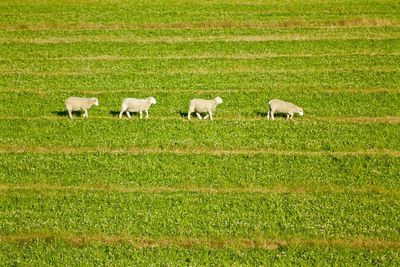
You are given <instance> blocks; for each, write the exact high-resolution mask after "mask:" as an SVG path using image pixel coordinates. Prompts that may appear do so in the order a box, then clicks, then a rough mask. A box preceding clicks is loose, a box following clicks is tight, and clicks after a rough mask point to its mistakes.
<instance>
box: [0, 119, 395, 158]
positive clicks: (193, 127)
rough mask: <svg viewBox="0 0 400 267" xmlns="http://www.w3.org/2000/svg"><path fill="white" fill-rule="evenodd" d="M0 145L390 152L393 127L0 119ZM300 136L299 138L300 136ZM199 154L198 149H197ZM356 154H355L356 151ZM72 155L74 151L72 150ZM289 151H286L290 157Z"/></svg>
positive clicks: (297, 122) (328, 123) (281, 122)
mask: <svg viewBox="0 0 400 267" xmlns="http://www.w3.org/2000/svg"><path fill="white" fill-rule="evenodd" d="M0 128H1V129H3V130H2V131H1V132H0V146H1V147H3V148H5V150H7V149H12V147H16V148H22V149H23V148H24V147H26V148H31V147H32V148H36V147H39V148H41V147H43V148H49V149H54V148H66V150H67V151H68V150H69V149H72V150H76V149H80V148H82V149H83V150H86V149H90V150H94V151H95V150H96V148H99V150H101V149H106V150H110V151H114V150H115V151H116V152H118V151H119V150H121V151H124V150H128V149H129V148H132V151H133V152H135V151H137V149H138V148H139V151H138V152H141V151H140V149H143V150H146V149H150V152H151V150H153V149H155V150H157V151H158V150H163V149H165V150H166V151H172V152H173V151H174V150H177V151H175V152H176V153H192V152H191V151H194V152H196V150H198V152H199V153H204V151H207V150H209V151H215V152H214V153H215V154H218V153H235V152H234V151H238V152H236V153H268V152H270V153H275V152H276V151H277V152H279V151H283V152H282V153H284V154H288V151H294V154H296V153H300V154H301V153H306V154H307V153H309V154H312V153H315V154H316V155H318V154H324V153H327V154H330V153H333V154H334V153H337V154H340V153H344V154H351V153H354V154H355V155H357V154H363V153H365V154H380V153H381V154H391V155H393V156H395V155H396V154H397V151H398V150H399V144H398V140H399V139H400V136H399V135H400V132H399V130H398V125H397V124H378V123H374V124H366V123H342V122H333V121H301V120H292V121H289V122H288V121H286V120H276V121H274V122H271V121H267V120H260V121H218V122H217V121H215V122H211V121H200V120H192V121H187V120H185V119H181V120H180V121H175V120H165V121H160V120H151V119H149V120H142V121H139V120H137V123H134V121H131V120H91V119H90V118H89V119H88V120H76V119H75V120H69V119H65V120H57V121H51V120H31V121H27V120H0ZM300 137H301V138H300ZM203 150H204V151H203ZM357 151H360V152H357ZM74 152H75V151H74ZM290 153H291V152H289V154H290Z"/></svg>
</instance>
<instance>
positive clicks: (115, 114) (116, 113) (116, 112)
mask: <svg viewBox="0 0 400 267" xmlns="http://www.w3.org/2000/svg"><path fill="white" fill-rule="evenodd" d="M120 112H121V111H117V110H111V111H110V114H111V115H112V116H113V117H118V116H119V113H120Z"/></svg>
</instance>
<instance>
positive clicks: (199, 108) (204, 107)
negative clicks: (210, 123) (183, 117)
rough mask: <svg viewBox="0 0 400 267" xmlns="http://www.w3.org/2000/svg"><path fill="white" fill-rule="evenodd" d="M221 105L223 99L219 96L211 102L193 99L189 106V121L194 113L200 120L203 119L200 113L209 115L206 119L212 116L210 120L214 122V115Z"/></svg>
mask: <svg viewBox="0 0 400 267" xmlns="http://www.w3.org/2000/svg"><path fill="white" fill-rule="evenodd" d="M219 104H222V99H221V98H220V97H219V96H217V97H216V98H214V99H211V100H205V99H192V100H190V104H189V111H188V119H189V120H190V114H191V113H192V112H196V115H197V117H198V118H199V119H200V120H201V119H203V118H202V117H201V115H200V113H208V114H207V115H206V116H205V117H204V119H207V118H208V116H210V120H213V118H212V113H213V112H214V111H215V109H216V107H217V106H218V105H219Z"/></svg>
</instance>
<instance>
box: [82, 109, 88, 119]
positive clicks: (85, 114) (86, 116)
mask: <svg viewBox="0 0 400 267" xmlns="http://www.w3.org/2000/svg"><path fill="white" fill-rule="evenodd" d="M84 111H85V113H84V114H83V117H84V118H89V115H88V111H87V109H85V110H84Z"/></svg>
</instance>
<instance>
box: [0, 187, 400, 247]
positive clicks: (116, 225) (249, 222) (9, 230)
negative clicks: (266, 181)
mask: <svg viewBox="0 0 400 267" xmlns="http://www.w3.org/2000/svg"><path fill="white" fill-rule="evenodd" d="M52 192H53V193H51V192H49V191H43V192H41V191H38V190H34V191H26V190H9V191H3V192H2V194H0V201H1V203H2V216H1V217H0V229H1V232H2V233H3V234H4V235H8V234H23V233H26V232H35V231H43V232H52V231H61V232H63V231H67V232H74V233H99V232H101V233H104V234H105V235H118V234H121V233H124V234H127V235H138V236H144V235H146V236H149V237H160V236H188V237H194V238H209V239H213V238H218V237H222V238H223V237H225V238H226V237H229V236H234V237H236V238H254V237H259V236H262V237H268V238H277V239H281V238H285V239H290V238H299V239H335V238H337V237H338V236H340V237H341V238H343V239H377V240H390V241H396V242H399V240H400V234H399V232H398V226H399V222H398V220H397V218H398V216H399V209H398V207H399V201H400V198H399V195H397V194H396V195H392V194H390V195H388V194H379V193H355V192H350V193H335V194H327V193H324V192H322V193H315V194H301V193H287V194H254V193H234V194H205V193H193V192H174V193H170V192H168V193H140V192H136V193H122V192H99V191H67V192H63V191H52ZM338 207H340V208H338ZM360 222H363V223H360Z"/></svg>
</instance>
